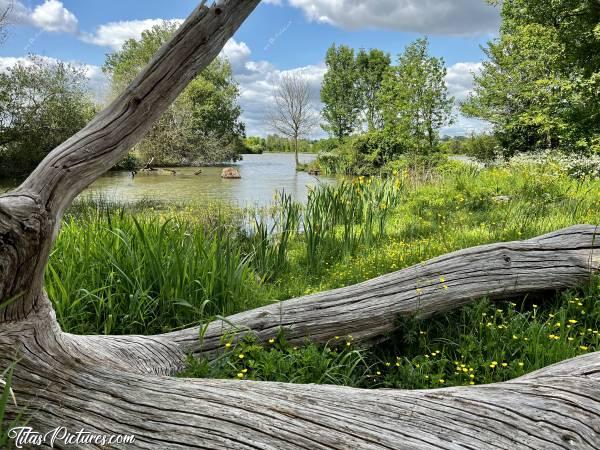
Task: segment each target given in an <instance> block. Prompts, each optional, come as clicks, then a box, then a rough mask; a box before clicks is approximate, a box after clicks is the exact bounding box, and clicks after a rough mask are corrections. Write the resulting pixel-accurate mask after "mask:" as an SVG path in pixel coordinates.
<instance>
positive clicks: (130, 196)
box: [0, 153, 336, 206]
mask: <svg viewBox="0 0 600 450" xmlns="http://www.w3.org/2000/svg"><path fill="white" fill-rule="evenodd" d="M315 157H316V156H315V155H312V154H301V155H300V162H302V163H304V164H306V163H309V162H311V161H313V160H314V159H315ZM228 167H235V168H236V169H238V170H239V171H240V174H241V175H242V179H241V180H224V179H222V178H221V172H222V171H223V167H207V168H202V173H201V174H199V175H195V173H196V172H197V171H198V168H193V167H186V168H176V169H174V170H175V171H176V172H177V174H176V175H172V174H170V173H168V172H163V171H159V172H158V173H150V174H138V175H136V176H135V177H132V175H131V173H130V172H109V173H108V174H106V175H104V176H103V177H102V178H100V179H99V180H97V181H96V182H95V183H94V184H93V185H92V186H90V187H89V188H88V189H87V190H86V191H84V192H83V193H82V196H84V197H90V196H91V197H93V198H103V199H106V200H114V201H120V202H125V203H127V202H134V201H137V200H142V199H151V200H158V201H166V202H177V203H185V202H196V201H206V200H213V201H216V200H219V201H225V202H228V203H235V204H237V205H239V206H266V205H269V204H270V203H271V202H272V200H273V196H274V194H275V192H276V191H282V190H284V191H285V192H286V193H287V194H290V195H292V197H293V198H294V199H295V200H297V201H300V202H305V201H306V198H307V195H308V186H317V185H318V184H319V183H327V184H332V183H335V182H336V178H335V177H325V176H319V177H315V176H311V175H308V174H307V173H305V172H296V169H295V162H294V154H293V153H265V154H263V155H244V159H243V161H240V162H238V163H236V164H231V165H230V166H228ZM13 187H15V183H14V182H10V181H7V180H0V189H2V191H5V190H7V189H9V188H13Z"/></svg>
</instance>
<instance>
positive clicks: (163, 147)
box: [103, 21, 245, 165]
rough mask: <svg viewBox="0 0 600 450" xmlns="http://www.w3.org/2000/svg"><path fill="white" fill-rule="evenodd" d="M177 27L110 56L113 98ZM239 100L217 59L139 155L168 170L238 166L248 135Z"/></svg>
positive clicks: (152, 32) (156, 30) (153, 32)
mask: <svg viewBox="0 0 600 450" xmlns="http://www.w3.org/2000/svg"><path fill="white" fill-rule="evenodd" d="M177 27H178V24H177V23H176V22H169V21H165V22H163V23H162V24H160V25H155V26H154V27H152V28H151V29H149V30H146V31H144V32H143V33H142V37H141V38H140V39H139V40H135V39H130V40H128V41H127V42H125V44H124V45H123V48H122V49H121V50H119V51H117V52H115V53H112V54H110V55H108V56H107V58H106V62H105V64H104V67H103V70H104V72H105V73H106V74H108V75H109V76H110V78H111V86H112V91H113V94H114V95H116V94H118V93H120V92H122V90H123V89H124V88H125V87H126V86H127V85H128V84H129V83H130V82H131V81H132V80H133V79H134V78H135V77H136V76H137V75H138V74H139V72H140V71H141V70H142V69H143V68H144V67H145V66H146V64H148V62H149V61H150V60H151V59H152V57H153V56H154V55H155V54H156V52H157V51H158V49H159V48H160V47H161V46H162V45H163V44H164V43H165V42H167V41H168V40H169V39H170V37H171V36H172V34H173V33H174V32H175V31H176V29H177ZM238 97H239V88H238V85H237V83H236V82H235V81H234V79H233V74H232V70H231V65H230V64H229V62H228V61H227V60H225V59H223V58H218V59H216V60H215V61H214V62H213V63H212V64H210V65H209V66H208V67H207V68H206V69H205V70H204V71H202V73H201V74H200V75H199V76H197V77H196V78H195V79H194V80H193V81H192V82H191V83H190V84H189V86H188V87H187V88H186V89H185V90H184V91H183V93H182V94H181V95H180V96H179V97H178V98H177V100H176V101H175V102H174V103H173V105H171V106H170V107H169V108H168V109H167V111H166V112H165V113H164V114H163V116H162V117H161V118H160V120H159V121H158V122H157V123H156V124H155V125H154V127H153V128H152V129H151V130H150V132H149V133H148V135H147V136H146V138H145V139H144V140H143V141H142V142H141V143H140V144H138V145H137V146H136V148H135V153H137V154H138V155H139V156H140V157H142V158H143V159H144V160H146V161H148V160H150V159H154V161H155V163H157V164H169V165H180V164H211V163H216V162H221V161H228V160H236V159H237V158H238V153H239V151H240V149H241V139H242V138H243V137H244V135H245V127H244V124H243V123H242V122H241V121H240V116H241V113H242V110H241V107H240V106H239V104H238V102H237V99H238Z"/></svg>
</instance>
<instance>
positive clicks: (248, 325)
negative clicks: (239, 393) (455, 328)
mask: <svg viewBox="0 0 600 450" xmlns="http://www.w3.org/2000/svg"><path fill="white" fill-rule="evenodd" d="M599 267H600V228H598V227H596V226H593V225H579V226H575V227H571V228H568V229H566V230H561V231H557V232H554V233H550V234H548V235H545V236H541V237H537V238H535V239H531V240H529V241H523V242H510V243H499V244H492V245H485V246H481V247H475V248H470V249H466V250H462V251H459V252H455V253H451V254H447V255H444V256H441V257H439V258H436V259H433V260H431V261H427V262H424V263H422V264H418V265H416V266H414V267H411V268H408V269H406V270H401V271H399V272H396V273H392V274H389V275H385V276H383V277H380V278H376V279H374V280H370V281H367V282H365V283H361V284H359V285H356V286H350V287H345V288H342V289H337V290H334V291H330V292H323V293H319V294H316V295H311V296H308V297H304V298H300V299H294V300H288V301H286V302H281V303H276V304H273V305H270V306H266V307H263V308H258V309H254V310H252V311H247V312H243V313H240V314H237V315H234V316H231V317H228V318H227V319H226V321H217V322H214V323H212V324H210V325H209V327H208V329H207V330H206V334H205V335H204V339H203V340H202V342H200V340H199V339H198V333H199V329H189V330H183V331H178V332H175V333H171V334H169V335H166V336H165V337H166V338H168V339H170V340H172V341H173V342H175V343H177V344H178V345H179V346H180V347H181V349H182V350H183V351H184V352H187V353H196V354H198V353H203V352H204V353H208V354H210V353H211V352H212V351H214V350H215V349H217V348H218V347H219V346H220V345H222V344H221V337H222V336H223V334H226V333H231V334H234V333H240V332H241V333H243V332H244V330H251V331H252V332H253V333H254V334H256V335H257V336H258V337H259V338H261V339H262V340H267V339H269V338H271V337H273V336H274V335H276V334H277V332H278V331H279V329H280V328H283V329H284V330H285V333H286V338H287V339H288V340H289V341H290V342H292V343H301V342H302V341H303V340H305V339H306V338H307V337H308V338H310V339H311V340H312V341H315V342H321V343H324V342H327V341H328V340H330V339H332V338H333V337H334V336H335V335H352V336H353V337H354V339H356V340H359V341H360V340H370V339H372V338H376V337H378V336H381V335H382V334H384V333H386V332H389V331H392V330H393V328H394V323H395V321H396V320H397V318H398V316H418V317H428V316H431V315H433V314H435V313H439V312H444V311H448V310H451V309H454V308H457V307H460V306H462V305H465V304H466V303H469V302H471V301H473V300H476V299H481V298H484V297H488V298H490V299H506V298H511V297H519V296H524V295H526V294H531V293H538V292H543V291H549V290H559V289H565V288H569V287H577V286H579V285H581V284H582V283H584V282H585V281H587V280H589V277H590V274H591V273H592V272H594V271H597V270H598V268H599Z"/></svg>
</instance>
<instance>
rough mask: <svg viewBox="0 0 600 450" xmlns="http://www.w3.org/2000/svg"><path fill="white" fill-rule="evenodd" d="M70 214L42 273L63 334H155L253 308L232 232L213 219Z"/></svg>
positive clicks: (251, 286) (95, 211)
mask: <svg viewBox="0 0 600 450" xmlns="http://www.w3.org/2000/svg"><path fill="white" fill-rule="evenodd" d="M74 213H75V215H70V216H69V217H67V218H66V219H65V220H64V223H63V229H62V232H61V234H60V236H59V238H58V240H57V242H56V245H55V249H54V252H53V254H52V257H51V259H50V264H49V265H48V269H47V273H46V286H47V291H48V294H49V296H50V297H51V298H52V300H53V303H54V308H55V310H56V314H57V317H58V320H59V321H60V322H61V324H62V326H63V327H64V329H65V330H68V331H70V332H74V333H81V334H86V333H102V334H139V333H160V332H163V331H167V330H171V329H173V328H175V327H178V326H181V325H183V324H188V323H197V322H199V321H200V320H202V319H204V318H206V317H209V316H213V315H219V314H220V315H228V314H231V313H233V312H238V311H241V310H244V309H248V308H250V307H252V306H256V303H255V301H254V300H253V298H254V295H253V292H254V290H255V289H256V287H257V283H256V279H255V277H254V272H253V270H252V267H251V265H250V261H249V260H248V258H247V257H246V255H244V254H242V246H241V245H240V241H239V240H238V239H237V237H236V232H237V231H236V230H237V229H238V228H237V226H234V223H232V222H229V219H226V218H225V217H221V216H220V214H222V213H221V212H220V211H218V210H217V211H213V212H212V213H211V214H215V215H214V216H210V218H209V217H203V216H201V215H199V214H198V213H196V212H193V211H191V210H183V211H181V212H180V213H179V214H176V215H175V214H169V212H168V211H164V212H157V213H154V212H153V210H152V209H150V210H147V209H145V210H142V211H139V212H136V211H125V210H123V209H118V208H113V207H110V206H107V207H105V206H100V207H98V208H96V207H95V206H94V205H90V206H79V207H78V209H76V210H75V211H74ZM81 267H85V270H84V271H82V270H81Z"/></svg>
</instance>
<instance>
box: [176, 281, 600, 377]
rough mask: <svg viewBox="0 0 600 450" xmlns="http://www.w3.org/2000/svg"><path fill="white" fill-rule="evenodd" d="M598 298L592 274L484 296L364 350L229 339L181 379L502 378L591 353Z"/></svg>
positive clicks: (595, 345)
mask: <svg viewBox="0 0 600 450" xmlns="http://www.w3.org/2000/svg"><path fill="white" fill-rule="evenodd" d="M440 284H441V285H443V284H444V280H443V277H442V278H441V279H440ZM599 299H600V284H599V283H598V280H595V282H593V283H592V284H590V286H588V287H586V288H585V289H584V290H583V291H570V292H566V293H564V294H562V295H558V296H557V297H556V298H553V295H552V294H548V296H546V297H544V298H541V299H538V300H533V299H524V300H522V301H519V302H518V303H509V302H503V303H500V304H493V303H490V302H488V301H486V300H483V301H480V302H478V303H476V304H474V305H470V306H467V307H464V308H462V309H460V310H458V311H455V312H452V313H448V314H441V315H439V316H436V317H434V318H432V319H428V320H414V319H413V320H406V319H405V320H402V321H400V322H399V324H398V329H397V331H396V332H395V333H394V334H393V335H392V336H390V340H389V341H386V342H384V343H383V344H380V345H379V346H377V347H375V348H373V349H370V350H365V349H362V348H361V347H360V346H357V345H356V344H355V343H354V340H353V337H352V336H344V337H340V336H335V337H332V339H331V341H330V342H329V343H328V344H327V345H325V346H316V345H314V344H306V345H303V346H298V347H293V346H292V345H290V344H289V343H288V342H287V341H286V340H285V336H284V335H282V334H279V335H277V336H273V338H271V339H269V340H268V341H266V342H259V341H257V340H256V339H253V338H252V337H246V338H244V339H242V340H241V341H238V342H236V341H235V340H234V339H233V336H232V337H229V338H225V339H224V342H223V344H224V345H223V348H222V351H221V353H220V354H219V356H218V357H217V358H216V359H214V360H212V361H208V360H203V359H200V360H198V359H194V358H190V359H189V365H188V369H187V371H186V372H184V373H183V374H182V376H185V377H202V378H233V379H250V380H260V381H279V382H290V383H304V384H306V383H317V384H337V385H346V386H354V387H361V388H393V389H430V388H439V387H447V386H469V385H476V384H489V383H496V382H502V381H506V380H510V379H513V378H517V377H519V376H523V375H525V374H527V373H530V372H533V371H535V370H538V369H541V368H543V367H546V366H549V365H551V364H554V363H557V362H560V361H563V360H566V359H569V358H573V357H576V356H579V355H582V354H585V353H588V352H593V351H597V350H599V349H600V335H599V329H600V306H599V305H600V302H598V300H599ZM536 302H537V303H539V304H537V303H536Z"/></svg>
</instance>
